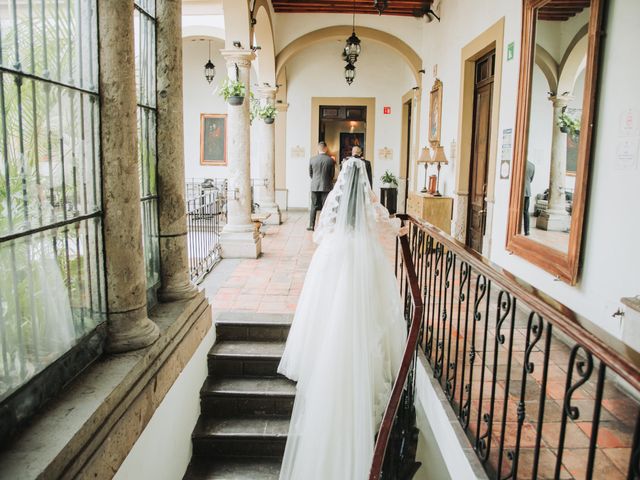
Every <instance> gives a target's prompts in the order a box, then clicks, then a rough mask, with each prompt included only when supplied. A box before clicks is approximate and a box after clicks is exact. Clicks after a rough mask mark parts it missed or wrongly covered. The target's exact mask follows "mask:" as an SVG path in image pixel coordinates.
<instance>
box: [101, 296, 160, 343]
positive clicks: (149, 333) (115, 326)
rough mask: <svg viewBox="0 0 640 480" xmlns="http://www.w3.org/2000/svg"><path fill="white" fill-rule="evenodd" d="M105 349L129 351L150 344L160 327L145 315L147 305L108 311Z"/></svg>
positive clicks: (158, 332) (158, 334) (154, 339)
mask: <svg viewBox="0 0 640 480" xmlns="http://www.w3.org/2000/svg"><path fill="white" fill-rule="evenodd" d="M108 332H109V333H108V338H107V345H106V347H105V348H106V350H107V351H108V352H111V353H123V352H130V351H132V350H138V349H140V348H146V347H148V346H149V345H152V344H153V343H154V342H155V341H156V340H157V339H158V337H159V336H160V329H159V328H158V326H157V325H156V324H155V323H153V322H152V321H151V320H149V318H148V317H147V307H146V305H145V306H144V307H141V308H138V309H136V310H133V311H131V312H125V313H110V314H109V320H108Z"/></svg>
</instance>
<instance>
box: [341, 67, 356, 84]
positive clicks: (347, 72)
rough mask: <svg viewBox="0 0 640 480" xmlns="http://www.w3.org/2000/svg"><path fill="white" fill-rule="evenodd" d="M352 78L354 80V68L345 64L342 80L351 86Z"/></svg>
mask: <svg viewBox="0 0 640 480" xmlns="http://www.w3.org/2000/svg"><path fill="white" fill-rule="evenodd" d="M354 78H356V67H355V65H354V64H353V63H349V62H347V64H346V65H345V66H344V79H345V80H346V81H347V83H348V84H349V85H351V84H352V83H353V79H354Z"/></svg>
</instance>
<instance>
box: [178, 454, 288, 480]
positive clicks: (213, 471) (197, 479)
mask: <svg viewBox="0 0 640 480" xmlns="http://www.w3.org/2000/svg"><path fill="white" fill-rule="evenodd" d="M280 465H281V460H280V459H273V458H246V459H244V458H242V459H219V460H215V461H212V460H211V459H208V458H203V457H194V458H193V459H192V460H191V463H190V464H189V468H188V469H187V472H186V474H185V476H184V480H214V479H215V480H249V479H250V480H278V476H279V474H280Z"/></svg>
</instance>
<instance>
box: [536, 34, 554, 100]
mask: <svg viewBox="0 0 640 480" xmlns="http://www.w3.org/2000/svg"><path fill="white" fill-rule="evenodd" d="M535 62H536V65H537V66H538V67H539V68H540V70H541V71H542V73H543V74H544V76H545V78H546V79H547V83H548V84H549V91H550V92H553V93H556V92H557V90H558V63H557V62H556V61H555V59H554V58H553V56H551V54H550V53H549V52H548V51H546V50H545V49H544V48H543V47H542V46H541V45H538V44H536V58H535Z"/></svg>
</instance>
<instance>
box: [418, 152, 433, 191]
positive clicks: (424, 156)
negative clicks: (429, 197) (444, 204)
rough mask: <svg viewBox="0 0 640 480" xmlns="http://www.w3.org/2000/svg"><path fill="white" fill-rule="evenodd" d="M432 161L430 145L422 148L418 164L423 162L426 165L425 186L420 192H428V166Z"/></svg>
mask: <svg viewBox="0 0 640 480" xmlns="http://www.w3.org/2000/svg"><path fill="white" fill-rule="evenodd" d="M430 163H431V151H430V150H429V147H424V148H423V149H422V153H421V154H420V158H419V159H418V164H423V165H424V186H423V187H422V190H420V193H427V192H428V190H427V168H428V166H429V164H430Z"/></svg>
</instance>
